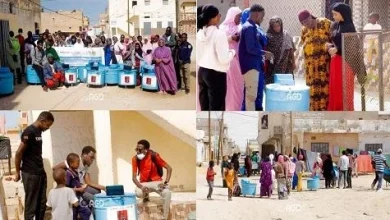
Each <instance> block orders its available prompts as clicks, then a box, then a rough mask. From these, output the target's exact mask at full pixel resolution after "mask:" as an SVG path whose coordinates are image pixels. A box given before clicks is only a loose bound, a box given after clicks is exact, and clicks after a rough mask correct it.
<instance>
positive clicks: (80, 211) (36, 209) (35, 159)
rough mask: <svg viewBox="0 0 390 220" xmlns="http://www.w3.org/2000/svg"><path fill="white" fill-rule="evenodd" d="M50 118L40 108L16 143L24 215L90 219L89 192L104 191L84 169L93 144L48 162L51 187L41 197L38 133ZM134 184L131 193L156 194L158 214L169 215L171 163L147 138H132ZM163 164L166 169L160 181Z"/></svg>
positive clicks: (90, 161)
mask: <svg viewBox="0 0 390 220" xmlns="http://www.w3.org/2000/svg"><path fill="white" fill-rule="evenodd" d="M53 123H54V116H53V115H52V113H50V112H47V111H44V112H42V113H41V114H40V115H39V117H38V119H37V120H36V121H35V122H34V123H33V124H31V125H29V126H28V127H27V128H26V129H24V131H23V133H22V135H21V143H20V145H19V148H18V150H17V152H16V156H15V168H16V174H15V177H14V180H15V181H16V182H18V181H20V180H22V183H23V186H24V192H25V203H24V204H25V207H24V208H25V209H24V219H36V220H43V219H45V212H46V209H47V208H51V213H52V217H53V219H67V220H69V219H74V220H78V219H82V220H89V219H90V217H91V215H93V209H94V203H93V200H94V195H96V194H99V193H101V192H102V191H106V190H107V188H106V186H102V185H99V184H97V183H95V182H93V181H92V179H93V178H92V177H91V174H90V172H89V169H90V167H91V165H92V164H93V162H94V161H95V159H96V149H95V148H93V147H92V146H85V147H84V148H83V149H82V151H81V155H80V156H79V155H78V154H76V153H70V154H68V155H67V157H66V159H65V160H64V161H63V162H61V163H59V164H57V165H56V166H54V167H53V179H54V181H55V182H56V183H57V184H56V187H55V188H53V189H51V190H50V193H49V195H48V196H46V188H47V180H48V177H47V175H46V171H45V168H44V162H43V158H42V151H43V149H42V146H43V140H42V133H43V132H45V131H46V130H48V129H50V127H51V126H52V125H53ZM132 167H133V179H132V180H133V183H134V184H135V186H136V190H135V192H136V196H137V197H138V198H142V199H143V201H144V202H148V201H149V194H150V193H157V194H159V195H160V196H161V197H162V199H163V201H164V205H163V219H164V220H167V219H168V217H169V210H170V203H171V191H170V190H169V186H168V183H169V181H170V179H171V176H172V167H171V166H170V165H169V164H168V163H167V162H165V161H164V160H163V159H162V157H161V156H160V155H159V154H158V153H157V152H154V151H153V150H152V149H151V147H150V143H149V142H148V141H147V140H140V141H138V142H137V147H136V154H135V155H134V156H133V158H132ZM163 169H166V170H167V175H166V180H165V181H163V179H162V177H163Z"/></svg>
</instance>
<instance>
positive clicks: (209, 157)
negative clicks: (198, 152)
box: [209, 111, 212, 161]
mask: <svg viewBox="0 0 390 220" xmlns="http://www.w3.org/2000/svg"><path fill="white" fill-rule="evenodd" d="M211 159H212V158H211V111H209V161H210V160H211Z"/></svg>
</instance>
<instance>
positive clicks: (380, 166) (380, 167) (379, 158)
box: [373, 154, 386, 172]
mask: <svg viewBox="0 0 390 220" xmlns="http://www.w3.org/2000/svg"><path fill="white" fill-rule="evenodd" d="M373 160H374V162H375V171H377V172H384V171H385V161H386V157H385V156H383V155H382V154H375V155H374V156H373Z"/></svg>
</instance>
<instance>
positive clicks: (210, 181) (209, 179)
mask: <svg viewBox="0 0 390 220" xmlns="http://www.w3.org/2000/svg"><path fill="white" fill-rule="evenodd" d="M215 175H217V173H216V172H215V171H214V161H213V160H210V162H209V168H208V169H207V175H206V180H207V183H208V184H209V193H208V194H207V199H208V200H212V199H211V195H212V194H213V187H214V176H215Z"/></svg>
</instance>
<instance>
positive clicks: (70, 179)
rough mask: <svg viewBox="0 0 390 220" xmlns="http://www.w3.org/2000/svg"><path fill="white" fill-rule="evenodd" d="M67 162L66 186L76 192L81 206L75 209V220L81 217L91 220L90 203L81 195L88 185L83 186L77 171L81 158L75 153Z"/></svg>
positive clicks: (68, 157) (70, 155)
mask: <svg viewBox="0 0 390 220" xmlns="http://www.w3.org/2000/svg"><path fill="white" fill-rule="evenodd" d="M66 162H67V163H68V164H69V169H67V170H66V183H65V185H66V186H67V187H69V188H72V189H73V190H74V193H75V194H76V197H77V199H78V200H79V203H80V206H78V207H76V208H73V220H77V219H78V218H77V217H78V215H80V217H81V219H82V220H89V217H90V216H91V210H90V209H89V207H88V205H89V204H88V202H87V201H84V200H82V197H81V194H82V193H83V192H84V191H85V189H86V188H87V185H81V183H80V178H79V176H78V173H77V169H78V168H79V166H80V157H79V155H77V154H75V153H70V154H69V155H68V156H67V158H66Z"/></svg>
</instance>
